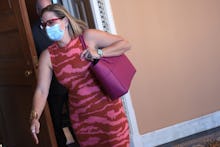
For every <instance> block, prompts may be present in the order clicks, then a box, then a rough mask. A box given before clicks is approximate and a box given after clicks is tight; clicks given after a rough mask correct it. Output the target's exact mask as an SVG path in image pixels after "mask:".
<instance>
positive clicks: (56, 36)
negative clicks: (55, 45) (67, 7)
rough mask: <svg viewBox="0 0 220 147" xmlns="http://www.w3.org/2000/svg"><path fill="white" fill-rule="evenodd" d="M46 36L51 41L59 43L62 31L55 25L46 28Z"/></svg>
mask: <svg viewBox="0 0 220 147" xmlns="http://www.w3.org/2000/svg"><path fill="white" fill-rule="evenodd" d="M46 32H47V36H48V37H49V38H50V39H51V40H52V41H60V40H61V39H62V38H63V35H64V31H63V30H61V29H60V25H59V24H55V25H53V26H46Z"/></svg>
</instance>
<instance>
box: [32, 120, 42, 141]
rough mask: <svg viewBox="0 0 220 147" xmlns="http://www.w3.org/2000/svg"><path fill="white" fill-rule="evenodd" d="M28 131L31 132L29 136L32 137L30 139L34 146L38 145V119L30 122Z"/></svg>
mask: <svg viewBox="0 0 220 147" xmlns="http://www.w3.org/2000/svg"><path fill="white" fill-rule="evenodd" d="M30 130H31V135H32V137H33V139H34V142H35V143H36V144H38V143H39V140H38V137H37V134H39V132H40V122H39V120H38V119H33V120H32V121H31V127H30Z"/></svg>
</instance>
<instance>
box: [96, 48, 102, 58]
mask: <svg viewBox="0 0 220 147" xmlns="http://www.w3.org/2000/svg"><path fill="white" fill-rule="evenodd" d="M97 54H98V55H99V56H100V58H101V57H103V51H102V50H101V49H97Z"/></svg>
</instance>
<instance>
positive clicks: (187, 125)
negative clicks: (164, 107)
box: [141, 111, 220, 147]
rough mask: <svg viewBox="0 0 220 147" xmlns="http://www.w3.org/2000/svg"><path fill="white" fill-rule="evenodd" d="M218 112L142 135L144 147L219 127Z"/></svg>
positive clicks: (219, 117)
mask: <svg viewBox="0 0 220 147" xmlns="http://www.w3.org/2000/svg"><path fill="white" fill-rule="evenodd" d="M219 120H220V111H217V112H214V113H211V114H208V115H204V116H201V117H198V118H195V119H192V120H189V121H185V122H182V123H178V124H175V125H172V126H169V127H166V128H163V129H160V130H156V131H153V132H149V133H147V134H144V135H142V137H141V140H142V142H143V146H144V147H155V146H157V145H161V144H165V143H168V142H171V141H174V140H177V139H181V138H183V137H186V136H189V135H193V134H196V133H199V132H202V131H206V130H209V129H212V128H215V127H218V126H220V121H219Z"/></svg>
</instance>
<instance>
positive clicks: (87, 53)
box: [30, 4, 130, 147]
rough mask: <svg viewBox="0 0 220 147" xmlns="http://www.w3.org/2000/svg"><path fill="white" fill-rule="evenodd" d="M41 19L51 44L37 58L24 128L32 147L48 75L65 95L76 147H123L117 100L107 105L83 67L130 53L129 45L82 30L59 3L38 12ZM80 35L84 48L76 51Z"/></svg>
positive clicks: (125, 135)
mask: <svg viewBox="0 0 220 147" xmlns="http://www.w3.org/2000/svg"><path fill="white" fill-rule="evenodd" d="M41 19H42V28H43V29H45V31H46V32H47V35H48V37H49V38H50V39H51V40H53V41H55V43H54V44H52V45H51V46H49V47H48V49H46V50H45V51H43V53H42V54H41V56H40V59H39V69H38V72H39V73H38V84H37V87H36V90H35V94H34V97H33V106H32V112H31V127H30V129H31V132H32V135H33V137H34V140H35V143H36V144H38V142H39V140H38V137H37V134H38V133H39V128H40V123H39V118H40V115H41V113H42V111H43V109H44V106H45V104H46V99H47V95H48V90H49V85H50V81H51V77H52V71H54V73H55V75H56V77H57V79H58V81H59V82H60V83H61V84H62V85H64V86H65V87H66V88H67V89H68V91H69V112H70V120H71V124H72V127H73V129H74V131H75V134H76V137H77V140H78V142H79V144H80V146H81V147H114V146H115V147H116V146H117V147H128V146H129V142H130V141H129V126H128V122H127V118H126V115H125V112H124V108H123V105H122V101H121V99H117V100H114V101H112V100H111V99H110V98H109V97H108V96H106V95H105V94H104V93H103V91H102V90H101V87H100V85H99V84H98V82H97V80H96V78H95V77H94V76H93V74H92V73H91V71H90V70H89V66H90V65H91V64H92V61H93V60H94V59H99V58H102V57H111V56H118V55H121V54H122V53H124V52H125V51H127V50H129V49H130V44H129V43H128V42H127V41H125V40H124V39H123V38H121V37H119V36H117V35H112V34H109V33H106V32H103V31H98V30H94V29H87V27H86V25H85V24H84V23H83V22H82V21H80V20H77V19H75V18H73V17H72V16H71V15H70V14H69V13H68V12H67V11H66V10H65V8H64V7H63V6H61V5H59V4H54V5H49V6H47V7H46V8H44V9H43V10H42V12H41ZM81 35H82V36H83V38H84V40H85V43H86V45H87V47H88V48H87V49H83V48H82V44H81V42H80V39H79V36H81ZM100 48H101V49H100Z"/></svg>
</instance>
